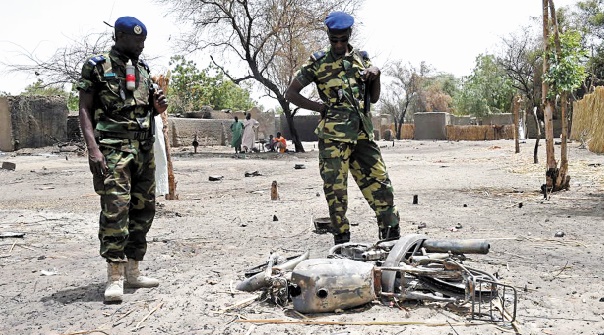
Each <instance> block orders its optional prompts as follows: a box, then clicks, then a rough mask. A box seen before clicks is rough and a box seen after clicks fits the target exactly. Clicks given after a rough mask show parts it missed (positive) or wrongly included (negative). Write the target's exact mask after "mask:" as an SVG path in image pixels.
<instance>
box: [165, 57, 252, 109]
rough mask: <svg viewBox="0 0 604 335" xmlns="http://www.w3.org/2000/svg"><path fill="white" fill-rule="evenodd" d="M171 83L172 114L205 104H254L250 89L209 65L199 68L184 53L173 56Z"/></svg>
mask: <svg viewBox="0 0 604 335" xmlns="http://www.w3.org/2000/svg"><path fill="white" fill-rule="evenodd" d="M170 65H172V66H174V68H173V69H172V71H171V80H170V86H169V88H168V89H169V90H170V91H169V95H170V99H171V100H173V103H172V104H171V105H170V111H171V112H172V113H183V112H186V111H195V110H201V109H202V107H203V106H211V107H212V108H214V109H235V110H248V109H250V108H252V107H253V106H254V104H255V103H254V101H253V100H252V99H251V98H250V93H249V90H247V89H244V88H241V87H240V86H238V85H236V84H235V83H233V82H232V81H231V80H229V79H227V78H226V77H225V75H224V74H223V73H222V72H221V71H217V68H216V67H215V66H213V65H211V64H210V66H208V67H207V68H205V69H203V70H199V69H198V68H197V65H196V64H195V62H193V61H187V60H186V59H185V57H184V56H180V55H177V56H173V57H172V58H171V59H170Z"/></svg>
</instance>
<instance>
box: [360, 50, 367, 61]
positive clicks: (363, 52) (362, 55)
mask: <svg viewBox="0 0 604 335" xmlns="http://www.w3.org/2000/svg"><path fill="white" fill-rule="evenodd" d="M359 54H361V57H363V59H364V60H369V53H367V51H364V50H363V51H360V52H359Z"/></svg>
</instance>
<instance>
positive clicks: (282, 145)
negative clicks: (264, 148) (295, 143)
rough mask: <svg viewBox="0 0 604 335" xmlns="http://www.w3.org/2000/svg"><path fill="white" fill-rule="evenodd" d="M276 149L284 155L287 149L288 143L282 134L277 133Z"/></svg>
mask: <svg viewBox="0 0 604 335" xmlns="http://www.w3.org/2000/svg"><path fill="white" fill-rule="evenodd" d="M275 147H276V148H277V149H279V152H280V153H284V152H285V150H286V149H287V141H286V140H285V138H284V137H283V136H281V132H277V137H275Z"/></svg>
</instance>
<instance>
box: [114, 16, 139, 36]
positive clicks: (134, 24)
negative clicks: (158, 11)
mask: <svg viewBox="0 0 604 335" xmlns="http://www.w3.org/2000/svg"><path fill="white" fill-rule="evenodd" d="M114 28H115V31H116V32H118V31H121V32H123V33H125V34H130V35H143V36H147V27H145V25H144V24H143V23H142V22H141V21H140V20H139V19H137V18H135V17H132V16H122V17H120V18H118V19H117V20H115V25H114Z"/></svg>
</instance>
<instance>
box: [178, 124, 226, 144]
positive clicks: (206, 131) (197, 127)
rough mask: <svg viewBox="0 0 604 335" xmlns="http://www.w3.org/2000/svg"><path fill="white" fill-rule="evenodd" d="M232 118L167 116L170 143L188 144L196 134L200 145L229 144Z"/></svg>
mask: <svg viewBox="0 0 604 335" xmlns="http://www.w3.org/2000/svg"><path fill="white" fill-rule="evenodd" d="M231 123H233V121H232V120H213V119H191V118H168V124H169V125H168V127H169V128H168V131H169V132H170V137H171V138H170V145H171V146H173V147H180V146H190V145H192V143H193V140H194V139H195V134H197V141H198V142H199V145H200V146H206V145H207V146H212V145H230V143H231V130H230V126H231Z"/></svg>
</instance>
